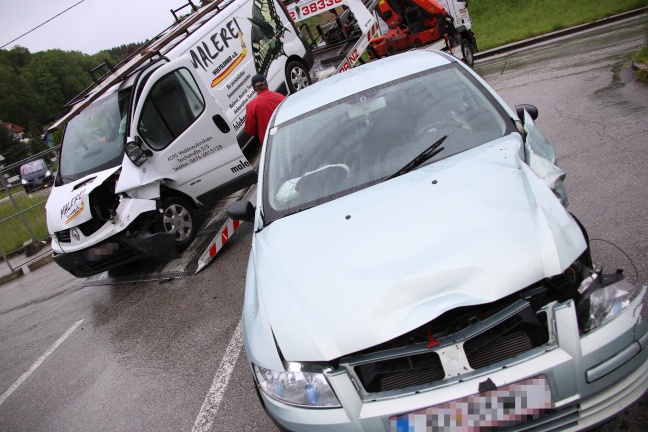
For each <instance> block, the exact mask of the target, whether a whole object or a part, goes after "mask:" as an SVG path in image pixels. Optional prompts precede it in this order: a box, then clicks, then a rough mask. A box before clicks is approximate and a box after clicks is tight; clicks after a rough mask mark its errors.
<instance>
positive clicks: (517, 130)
mask: <svg viewBox="0 0 648 432" xmlns="http://www.w3.org/2000/svg"><path fill="white" fill-rule="evenodd" d="M536 116H537V110H536V109H535V107H533V106H531V105H524V106H518V107H516V109H511V108H510V107H508V106H507V105H506V103H505V102H504V101H503V100H502V99H501V98H500V97H499V96H498V95H497V94H496V93H495V92H494V91H493V90H492V89H491V88H490V87H489V86H488V85H487V84H486V83H485V82H484V81H483V80H482V79H481V78H480V77H479V76H478V75H476V74H475V73H474V72H472V71H471V70H470V69H469V68H468V67H466V66H465V65H463V64H462V63H461V62H459V61H457V60H456V59H454V58H453V57H451V56H448V55H446V54H444V53H440V52H434V51H427V50H418V51H416V52H408V53H404V54H401V55H396V56H391V57H388V58H385V59H382V60H379V61H375V62H372V63H370V64H367V65H363V66H360V67H358V68H355V69H352V70H350V71H348V72H345V73H343V74H340V75H337V76H334V77H331V78H328V79H326V80H324V81H321V82H319V83H317V84H315V85H313V86H310V87H308V88H306V89H304V90H302V91H300V92H298V93H296V94H293V95H291V96H290V97H288V98H287V99H286V100H285V101H284V102H283V104H282V105H280V107H279V108H278V109H277V111H276V112H275V114H274V117H273V119H272V121H271V123H270V125H269V127H268V133H267V137H266V142H265V143H264V146H263V153H262V155H261V161H260V167H259V183H258V191H257V196H256V201H255V202H254V203H253V202H243V201H239V202H236V203H234V204H232V205H231V206H230V207H229V209H228V211H229V213H230V215H231V216H232V217H235V218H237V219H241V220H248V221H251V222H252V223H253V224H254V234H253V241H252V250H251V253H250V258H249V266H248V271H247V280H246V290H245V302H244V307H243V316H242V329H243V341H244V346H245V351H246V354H247V359H248V360H249V365H250V368H251V372H252V375H253V376H254V381H255V383H256V387H257V390H258V395H259V398H260V401H261V404H262V405H263V407H264V408H265V410H266V412H267V413H268V414H269V415H270V416H271V418H272V419H273V420H274V421H275V423H276V424H277V425H278V426H279V427H280V428H281V429H282V430H289V431H309V432H317V431H335V432H345V431H408V432H418V431H428V430H471V428H472V430H475V429H474V428H475V427H479V428H489V430H496V429H498V428H508V429H507V430H581V429H586V428H589V427H592V426H593V425H597V424H599V423H601V422H604V421H605V420H607V419H609V418H610V417H612V416H614V415H616V414H618V413H619V412H620V411H622V410H623V409H625V408H626V407H628V405H630V404H631V403H633V402H634V401H636V400H637V399H638V398H639V397H641V396H642V395H643V393H644V392H645V390H646V387H647V386H648V350H647V349H646V347H647V345H648V333H647V332H648V324H647V323H646V322H645V321H644V320H643V319H642V316H641V311H642V307H643V299H644V295H645V291H646V288H645V287H644V288H642V289H638V288H636V287H635V286H633V284H631V283H630V282H628V281H627V280H626V278H625V276H624V274H623V272H622V271H617V272H615V273H610V274H606V273H603V272H601V271H595V270H594V269H593V266H592V259H591V257H590V249H589V242H588V237H587V233H586V231H585V229H584V228H583V227H582V226H581V224H580V223H579V222H578V220H577V219H576V218H575V217H574V216H573V215H571V214H570V213H569V212H568V210H567V209H566V208H567V195H566V193H565V190H564V188H563V183H562V180H563V178H564V173H563V172H562V171H561V170H560V168H558V167H557V166H556V164H555V153H554V149H553V147H552V146H551V145H550V144H549V143H548V142H547V141H546V140H545V139H544V138H543V136H542V134H541V133H540V131H539V130H538V129H537V128H536V126H535V124H534V119H535V118H536Z"/></svg>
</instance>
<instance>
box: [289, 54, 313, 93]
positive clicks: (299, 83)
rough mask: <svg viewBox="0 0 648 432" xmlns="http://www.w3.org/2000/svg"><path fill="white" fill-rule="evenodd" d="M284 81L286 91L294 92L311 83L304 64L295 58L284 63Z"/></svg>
mask: <svg viewBox="0 0 648 432" xmlns="http://www.w3.org/2000/svg"><path fill="white" fill-rule="evenodd" d="M286 82H287V83H288V92H289V93H295V92H298V91H299V90H302V89H304V88H306V87H308V86H309V85H311V77H310V74H309V73H308V71H307V70H306V68H304V65H302V64H301V63H300V62H298V61H297V60H291V61H289V62H288V64H287V65H286Z"/></svg>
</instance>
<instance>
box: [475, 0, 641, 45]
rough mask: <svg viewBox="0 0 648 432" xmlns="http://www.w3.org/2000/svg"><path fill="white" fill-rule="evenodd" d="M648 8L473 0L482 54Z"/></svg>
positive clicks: (555, 0) (623, 1) (618, 2)
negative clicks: (623, 13) (492, 49)
mask: <svg viewBox="0 0 648 432" xmlns="http://www.w3.org/2000/svg"><path fill="white" fill-rule="evenodd" d="M645 6H648V0H596V1H592V0H571V1H569V2H566V1H564V0H472V1H469V2H468V9H469V11H470V15H471V17H472V20H473V30H474V32H475V34H476V35H477V38H478V39H477V45H478V47H479V49H480V51H484V50H487V49H490V48H495V47H498V46H501V45H506V44H508V43H511V42H516V41H519V40H523V39H529V38H532V37H535V36H540V35H543V34H547V33H550V32H553V31H557V30H562V29H565V28H568V27H574V26H577V25H580V24H586V23H589V22H592V21H596V20H599V19H602V18H607V17H610V16H612V15H616V14H618V13H621V12H627V11H629V10H633V9H638V8H641V7H645Z"/></svg>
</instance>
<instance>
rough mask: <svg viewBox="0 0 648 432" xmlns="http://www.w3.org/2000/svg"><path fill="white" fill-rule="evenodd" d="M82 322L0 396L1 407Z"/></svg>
mask: <svg viewBox="0 0 648 432" xmlns="http://www.w3.org/2000/svg"><path fill="white" fill-rule="evenodd" d="M82 322H83V320H79V321H77V322H75V323H74V324H73V325H72V327H70V328H69V329H68V331H66V332H65V333H64V334H63V336H61V337H60V338H58V340H57V341H56V342H54V345H52V346H51V347H49V349H48V350H47V351H45V354H43V355H42V356H41V357H40V358H39V359H38V360H36V363H34V364H33V365H32V366H31V367H30V368H29V369H27V370H26V371H25V373H23V374H22V375H21V376H20V378H18V379H17V380H16V382H15V383H13V384H12V385H11V387H9V389H8V390H7V391H6V392H4V393H3V394H2V396H0V405H2V403H3V402H4V401H5V400H6V399H7V398H8V397H9V396H11V393H13V392H14V391H15V390H16V389H17V388H18V387H20V384H22V383H23V382H24V381H25V380H26V379H27V378H29V375H31V374H32V372H34V371H35V370H36V368H38V366H40V365H41V363H43V362H44V361H45V360H46V359H47V357H49V356H50V354H52V353H53V352H54V350H56V348H58V347H59V345H61V344H62V343H63V342H64V341H65V339H67V338H68V336H70V335H71V334H72V332H73V331H74V330H76V328H77V327H79V326H80V325H81V323H82Z"/></svg>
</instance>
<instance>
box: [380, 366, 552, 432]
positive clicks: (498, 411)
mask: <svg viewBox="0 0 648 432" xmlns="http://www.w3.org/2000/svg"><path fill="white" fill-rule="evenodd" d="M553 407H554V405H553V402H552V401H551V390H550V389H549V385H548V384H547V379H546V377H545V376H544V375H542V376H539V377H536V378H530V379H527V380H524V381H520V382H517V383H515V384H510V385H507V386H504V387H499V388H497V389H495V390H491V391H487V392H484V393H479V394H476V395H473V396H468V397H465V398H463V399H457V400H454V401H452V402H447V403H444V404H441V405H436V406H433V407H430V408H426V409H423V410H420V411H415V412H411V413H408V414H403V415H400V416H393V417H391V418H390V420H391V429H392V431H396V432H427V431H430V430H434V431H437V430H438V431H457V430H459V431H477V430H479V429H480V428H489V429H490V428H497V427H502V426H511V425H514V424H517V423H522V422H526V421H531V420H533V419H536V418H539V417H541V416H542V415H543V414H545V413H546V412H547V411H548V410H551V409H553Z"/></svg>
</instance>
